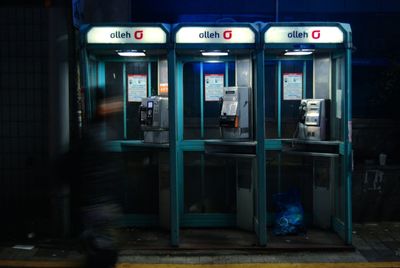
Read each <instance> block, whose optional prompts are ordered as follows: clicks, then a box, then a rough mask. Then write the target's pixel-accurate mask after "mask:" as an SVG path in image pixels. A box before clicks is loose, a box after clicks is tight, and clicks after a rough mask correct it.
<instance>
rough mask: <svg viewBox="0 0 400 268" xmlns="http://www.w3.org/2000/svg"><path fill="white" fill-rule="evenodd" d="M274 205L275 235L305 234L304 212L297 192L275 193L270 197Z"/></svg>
mask: <svg viewBox="0 0 400 268" xmlns="http://www.w3.org/2000/svg"><path fill="white" fill-rule="evenodd" d="M272 198H273V201H274V205H275V223H274V229H273V233H274V234H275V235H294V234H300V233H305V231H306V229H305V224H304V210H303V206H302V205H301V203H300V195H299V192H298V191H297V190H290V191H288V192H283V193H277V194H274V195H273V196H272Z"/></svg>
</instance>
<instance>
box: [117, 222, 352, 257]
mask: <svg viewBox="0 0 400 268" xmlns="http://www.w3.org/2000/svg"><path fill="white" fill-rule="evenodd" d="M121 235H122V237H123V238H124V242H123V245H122V248H124V249H133V250H171V249H174V250H205V251H210V250H224V249H226V250H246V251H247V250H248V251H257V250H262V251H265V250H266V251H268V250H288V251H292V250H352V249H353V247H351V246H347V245H345V243H344V242H343V240H342V239H340V237H339V236H338V235H336V234H335V233H333V232H331V231H324V230H320V229H309V230H308V232H307V234H306V235H291V236H275V235H273V234H272V233H271V232H269V233H268V243H267V247H259V246H257V237H256V235H255V233H254V232H248V231H243V230H238V229H228V228H221V229H220V228H218V229H214V228H212V229H211V228H188V229H181V231H180V243H179V247H171V246H170V235H169V231H166V230H154V229H140V228H139V229H124V230H122V234H121ZM214 253H215V252H209V253H208V254H214Z"/></svg>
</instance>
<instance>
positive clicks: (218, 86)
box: [204, 74, 224, 101]
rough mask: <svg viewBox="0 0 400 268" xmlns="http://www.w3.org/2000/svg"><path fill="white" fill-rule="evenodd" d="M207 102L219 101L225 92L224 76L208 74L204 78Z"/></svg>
mask: <svg viewBox="0 0 400 268" xmlns="http://www.w3.org/2000/svg"><path fill="white" fill-rule="evenodd" d="M204 91H205V95H206V97H205V99H206V101H219V99H220V98H221V97H222V95H223V92H224V75H223V74H206V75H205V76H204Z"/></svg>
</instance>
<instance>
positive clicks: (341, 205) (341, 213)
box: [335, 156, 346, 222]
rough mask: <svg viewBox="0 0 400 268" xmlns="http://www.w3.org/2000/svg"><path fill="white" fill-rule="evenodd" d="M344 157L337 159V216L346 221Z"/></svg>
mask: <svg viewBox="0 0 400 268" xmlns="http://www.w3.org/2000/svg"><path fill="white" fill-rule="evenodd" d="M342 161H343V157H342V156H341V157H340V158H339V159H338V160H336V165H337V166H338V168H337V174H336V176H335V182H336V183H335V188H336V189H335V216H336V217H337V218H339V219H340V220H341V221H343V222H344V220H345V205H346V203H345V202H344V201H345V197H346V193H345V178H344V177H343V165H342Z"/></svg>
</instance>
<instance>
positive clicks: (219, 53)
mask: <svg viewBox="0 0 400 268" xmlns="http://www.w3.org/2000/svg"><path fill="white" fill-rule="evenodd" d="M201 55H203V56H210V57H216V56H228V52H226V51H202V52H201Z"/></svg>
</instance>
